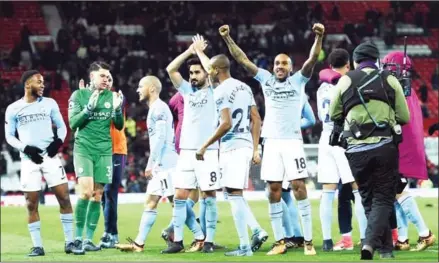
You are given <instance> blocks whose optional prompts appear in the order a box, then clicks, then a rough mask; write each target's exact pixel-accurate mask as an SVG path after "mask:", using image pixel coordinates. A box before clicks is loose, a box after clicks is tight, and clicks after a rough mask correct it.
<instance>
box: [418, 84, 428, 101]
mask: <svg viewBox="0 0 439 263" xmlns="http://www.w3.org/2000/svg"><path fill="white" fill-rule="evenodd" d="M419 93H420V94H421V96H420V97H421V101H422V102H423V103H426V102H427V101H428V87H427V83H425V81H422V84H421V86H420V87H419Z"/></svg>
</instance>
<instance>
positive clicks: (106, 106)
mask: <svg viewBox="0 0 439 263" xmlns="http://www.w3.org/2000/svg"><path fill="white" fill-rule="evenodd" d="M104 106H105V108H107V109H109V108H110V107H111V104H110V103H109V102H108V101H107V102H105V103H104Z"/></svg>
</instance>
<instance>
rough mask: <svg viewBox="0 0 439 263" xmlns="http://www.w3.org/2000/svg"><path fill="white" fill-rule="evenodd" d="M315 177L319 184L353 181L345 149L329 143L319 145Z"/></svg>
mask: <svg viewBox="0 0 439 263" xmlns="http://www.w3.org/2000/svg"><path fill="white" fill-rule="evenodd" d="M318 154H319V156H318V168H317V169H318V174H317V179H318V182H319V183H321V184H338V183H339V182H340V179H341V182H342V183H343V184H346V183H352V182H354V181H355V179H354V177H353V175H352V172H351V168H350V166H349V162H348V159H347V158H346V155H345V150H344V149H343V148H341V147H339V146H331V145H329V144H320V145H319V153H318Z"/></svg>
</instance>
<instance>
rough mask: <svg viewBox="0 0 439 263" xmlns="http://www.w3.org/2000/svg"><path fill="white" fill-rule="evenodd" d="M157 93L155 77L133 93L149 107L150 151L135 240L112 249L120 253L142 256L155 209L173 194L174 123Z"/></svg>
mask: <svg viewBox="0 0 439 263" xmlns="http://www.w3.org/2000/svg"><path fill="white" fill-rule="evenodd" d="M161 90H162V84H161V82H160V80H159V79H158V78H157V77H155V76H146V77H144V78H142V79H141V80H140V82H139V88H138V89H137V93H138V94H139V101H140V102H145V101H146V103H147V104H148V107H149V111H148V116H147V119H146V126H147V127H148V135H149V141H150V146H151V147H150V148H151V150H150V155H149V159H148V164H147V166H146V169H145V177H146V178H147V179H150V181H149V183H148V186H147V189H146V196H147V197H146V203H145V209H144V211H143V213H142V218H141V219H140V225H139V232H138V234H137V237H136V239H135V240H131V239H130V238H128V241H129V244H117V245H116V248H118V249H120V250H121V251H132V252H143V249H144V243H145V239H146V238H147V236H148V234H149V232H150V231H151V228H152V226H153V225H154V223H155V221H156V218H157V205H158V203H159V201H160V199H161V197H162V196H166V197H168V196H172V195H173V194H174V189H173V186H172V173H173V172H174V170H175V166H176V164H177V157H178V155H177V152H176V151H175V144H174V131H173V125H174V123H173V117H172V113H171V111H170V109H169V107H168V105H167V104H166V103H165V102H163V101H162V100H161V99H160V98H159V96H160V92H161Z"/></svg>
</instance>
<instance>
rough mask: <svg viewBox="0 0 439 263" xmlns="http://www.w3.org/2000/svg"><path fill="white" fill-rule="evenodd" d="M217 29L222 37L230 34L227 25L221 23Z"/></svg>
mask: <svg viewBox="0 0 439 263" xmlns="http://www.w3.org/2000/svg"><path fill="white" fill-rule="evenodd" d="M218 31H219V33H220V35H221V36H222V37H226V36H228V35H229V34H230V27H229V25H223V26H221V27H220V28H219V29H218Z"/></svg>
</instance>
